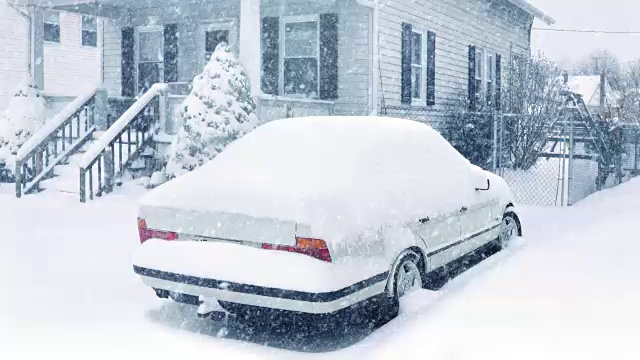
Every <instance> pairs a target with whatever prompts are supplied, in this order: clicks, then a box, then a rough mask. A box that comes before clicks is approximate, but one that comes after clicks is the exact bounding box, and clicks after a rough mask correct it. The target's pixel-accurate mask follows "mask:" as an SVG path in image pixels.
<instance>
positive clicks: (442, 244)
mask: <svg viewBox="0 0 640 360" xmlns="http://www.w3.org/2000/svg"><path fill="white" fill-rule="evenodd" d="M415 231H416V233H417V234H418V236H420V238H422V240H423V241H424V243H425V245H426V246H427V253H428V254H427V256H428V257H429V258H430V260H431V261H430V264H431V268H430V269H429V270H433V269H436V268H439V267H441V266H443V265H446V264H448V263H449V262H451V261H453V260H455V255H454V254H455V251H456V250H457V242H458V241H459V240H460V222H459V218H458V214H457V213H455V212H454V213H450V214H443V215H440V216H437V217H425V218H423V219H420V220H419V224H418V226H417V227H416V228H415Z"/></svg>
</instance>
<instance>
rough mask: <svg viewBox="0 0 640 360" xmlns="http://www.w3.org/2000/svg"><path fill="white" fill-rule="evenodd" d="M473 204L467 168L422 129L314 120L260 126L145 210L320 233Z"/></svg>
mask: <svg viewBox="0 0 640 360" xmlns="http://www.w3.org/2000/svg"><path fill="white" fill-rule="evenodd" d="M475 195H476V194H475V190H474V185H473V181H472V179H471V167H470V164H469V162H468V161H467V160H466V159H464V158H463V157H462V156H461V155H460V154H459V153H458V152H457V151H456V150H455V149H454V148H453V147H452V146H451V145H450V144H449V143H448V142H447V141H446V140H444V139H443V138H442V136H441V135H440V134H438V132H436V131H435V130H433V129H432V128H431V127H429V126H427V125H424V124H421V123H418V122H414V121H409V120H400V119H392V118H376V117H310V118H297V119H285V120H279V121H274V122H271V123H268V124H266V125H263V126H261V127H260V128H258V129H256V130H254V131H253V132H252V133H250V134H248V135H246V136H245V137H243V138H242V139H240V140H238V141H236V142H234V143H232V144H231V145H230V146H229V147H227V149H226V150H225V151H224V152H223V153H221V154H220V155H219V156H218V157H217V158H216V159H214V160H213V161H211V162H209V163H207V164H205V165H204V166H203V167H202V168H200V169H198V170H195V171H193V172H191V173H189V174H186V175H184V176H182V177H179V178H177V179H175V180H173V181H170V182H169V183H166V184H164V185H162V186H161V187H159V188H157V189H156V190H154V191H152V192H150V193H149V194H148V195H147V196H146V197H145V198H144V199H143V201H142V205H143V207H144V206H156V207H165V208H174V209H176V211H180V209H182V210H198V211H215V212H225V213H234V214H245V215H249V216H254V217H266V218H275V219H281V220H293V221H297V222H299V223H302V224H306V225H309V226H311V227H312V229H313V232H314V234H317V233H318V231H319V229H321V232H325V231H328V229H332V230H335V231H336V232H338V233H344V231H346V230H347V229H346V228H350V229H351V230H356V229H362V228H367V227H369V226H371V225H372V224H375V223H386V222H389V221H391V222H393V221H398V220H400V221H408V220H411V219H417V218H419V217H424V216H425V214H437V213H440V212H443V211H447V210H448V211H450V210H451V209H452V208H453V207H455V206H460V204H464V203H466V202H465V201H466V200H469V199H470V198H471V197H473V196H475ZM332 232H333V231H332ZM332 235H335V234H332Z"/></svg>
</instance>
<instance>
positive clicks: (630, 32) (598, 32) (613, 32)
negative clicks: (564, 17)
mask: <svg viewBox="0 0 640 360" xmlns="http://www.w3.org/2000/svg"><path fill="white" fill-rule="evenodd" d="M533 30H540V31H553V32H567V33H586V34H618V35H640V31H609V30H579V29H553V28H549V29H547V28H533Z"/></svg>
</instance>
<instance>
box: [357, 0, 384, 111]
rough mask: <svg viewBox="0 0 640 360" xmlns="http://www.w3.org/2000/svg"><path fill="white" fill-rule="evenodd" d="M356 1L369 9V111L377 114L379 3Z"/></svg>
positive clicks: (368, 0)
mask: <svg viewBox="0 0 640 360" xmlns="http://www.w3.org/2000/svg"><path fill="white" fill-rule="evenodd" d="M356 3H357V4H358V5H360V6H364V7H367V8H369V9H371V31H372V34H371V53H372V55H373V56H372V63H371V75H372V80H373V81H372V82H371V94H370V100H371V113H370V116H376V115H378V103H379V101H378V97H379V92H378V88H379V83H378V81H379V80H380V53H379V44H378V23H379V17H380V4H379V0H356Z"/></svg>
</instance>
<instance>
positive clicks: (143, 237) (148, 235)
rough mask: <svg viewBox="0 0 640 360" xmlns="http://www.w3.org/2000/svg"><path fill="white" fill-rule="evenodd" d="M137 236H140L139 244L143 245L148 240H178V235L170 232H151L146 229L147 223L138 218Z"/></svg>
mask: <svg viewBox="0 0 640 360" xmlns="http://www.w3.org/2000/svg"><path fill="white" fill-rule="evenodd" d="M138 235H139V236H140V244H144V242H145V241H147V240H149V239H161V240H168V241H171V240H178V233H175V232H172V231H161V230H151V229H149V228H147V221H146V220H145V219H142V218H138Z"/></svg>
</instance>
